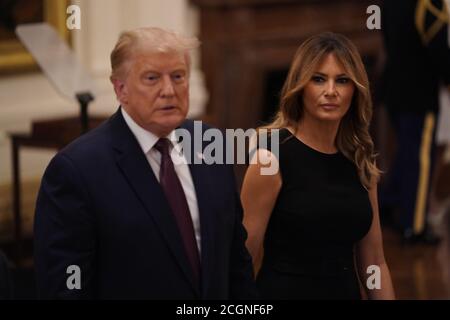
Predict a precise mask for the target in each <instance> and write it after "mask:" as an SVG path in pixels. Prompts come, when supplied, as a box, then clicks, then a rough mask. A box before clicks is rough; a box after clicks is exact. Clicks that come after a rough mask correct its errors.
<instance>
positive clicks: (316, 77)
mask: <svg viewBox="0 0 450 320" xmlns="http://www.w3.org/2000/svg"><path fill="white" fill-rule="evenodd" d="M311 80H312V81H314V82H324V81H325V79H324V78H323V77H320V76H313V77H312V78H311Z"/></svg>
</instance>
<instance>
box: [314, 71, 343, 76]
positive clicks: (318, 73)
mask: <svg viewBox="0 0 450 320" xmlns="http://www.w3.org/2000/svg"><path fill="white" fill-rule="evenodd" d="M314 74H316V75H319V76H323V77H328V75H327V74H325V73H322V72H318V71H317V72H314ZM336 77H337V78H339V77H348V76H347V74H346V73H341V74H338V75H337V76H336Z"/></svg>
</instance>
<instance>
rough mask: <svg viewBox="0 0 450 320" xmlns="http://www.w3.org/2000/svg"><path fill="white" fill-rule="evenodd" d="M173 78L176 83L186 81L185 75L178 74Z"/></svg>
mask: <svg viewBox="0 0 450 320" xmlns="http://www.w3.org/2000/svg"><path fill="white" fill-rule="evenodd" d="M172 78H173V79H174V80H175V81H178V82H180V81H183V80H184V74H182V73H176V74H174V75H173V76H172Z"/></svg>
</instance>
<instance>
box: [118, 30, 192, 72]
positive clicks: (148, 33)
mask: <svg viewBox="0 0 450 320" xmlns="http://www.w3.org/2000/svg"><path fill="white" fill-rule="evenodd" d="M199 45H200V41H198V39H197V38H195V37H185V36H182V35H179V34H177V33H175V32H173V31H168V30H164V29H161V28H156V27H144V28H137V29H133V30H128V31H125V32H122V33H121V34H120V36H119V39H118V40H117V43H116V45H115V47H114V49H113V51H112V52H111V57H110V58H111V79H117V78H121V77H123V76H124V75H125V74H126V73H127V71H128V70H129V67H130V66H129V64H130V62H131V60H132V56H133V54H135V53H136V52H138V51H139V49H141V48H142V47H144V46H145V48H146V49H147V50H150V51H154V52H175V53H180V54H183V55H184V57H185V59H186V64H187V66H188V69H189V68H190V64H191V61H190V56H189V51H190V50H192V49H195V48H197V47H198V46H199Z"/></svg>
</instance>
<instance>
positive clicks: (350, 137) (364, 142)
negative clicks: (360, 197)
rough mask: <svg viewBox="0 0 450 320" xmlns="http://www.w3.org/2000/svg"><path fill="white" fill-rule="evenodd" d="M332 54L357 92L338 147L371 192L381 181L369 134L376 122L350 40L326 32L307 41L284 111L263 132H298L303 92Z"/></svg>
mask: <svg viewBox="0 0 450 320" xmlns="http://www.w3.org/2000/svg"><path fill="white" fill-rule="evenodd" d="M330 53H333V54H334V56H335V57H336V59H337V60H338V61H339V62H340V63H342V65H343V67H344V69H345V72H346V73H347V75H348V76H349V78H350V79H351V80H352V81H353V83H354V84H355V87H356V90H355V93H354V95H353V99H352V102H351V105H350V108H349V110H348V111H347V113H346V114H345V116H344V117H343V118H342V120H341V123H340V125H339V129H338V132H337V136H336V146H337V148H338V150H339V151H340V152H342V153H343V154H344V156H345V157H347V158H348V159H350V160H351V161H353V162H354V163H355V165H356V167H357V168H358V174H359V177H360V180H361V183H362V184H363V185H364V187H365V188H367V189H369V188H370V183H371V179H373V178H374V179H376V180H378V178H379V175H380V171H379V170H378V168H377V165H376V160H375V159H376V155H375V153H374V145H373V141H372V138H371V136H370V134H369V125H370V121H371V119H372V98H371V96H370V89H369V80H368V77H367V73H366V70H365V68H364V65H363V63H362V60H361V56H360V55H359V53H358V50H357V48H356V47H355V45H354V44H353V43H352V42H351V41H350V40H349V39H347V38H346V37H344V36H342V35H339V34H335V33H331V32H325V33H321V34H319V35H315V36H312V37H310V38H309V39H307V40H306V41H305V42H303V44H302V45H301V46H300V47H299V48H298V50H297V52H296V53H295V56H294V60H293V61H292V65H291V68H290V70H289V74H288V77H287V79H286V82H285V83H284V86H283V89H282V91H281V99H280V107H279V111H278V112H277V114H276V116H275V118H274V120H273V122H272V123H270V124H269V125H267V126H264V127H263V128H266V129H275V128H286V127H292V128H295V129H297V128H298V123H299V121H300V119H301V118H302V116H303V99H302V95H303V90H304V88H305V86H306V84H307V83H308V82H309V81H310V79H311V77H312V75H313V74H314V72H315V71H317V70H316V68H317V66H318V65H319V63H320V62H321V61H322V60H323V59H324V58H325V57H326V56H327V55H328V54H330Z"/></svg>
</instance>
